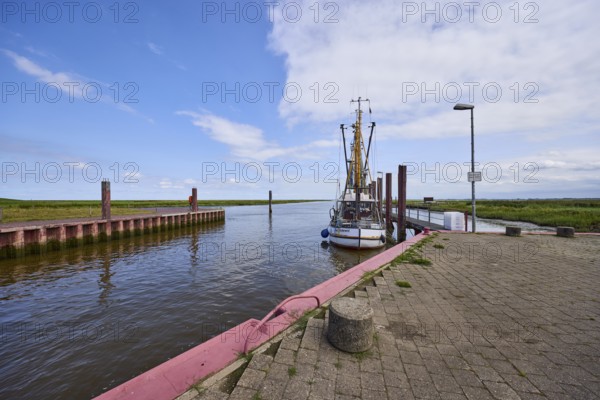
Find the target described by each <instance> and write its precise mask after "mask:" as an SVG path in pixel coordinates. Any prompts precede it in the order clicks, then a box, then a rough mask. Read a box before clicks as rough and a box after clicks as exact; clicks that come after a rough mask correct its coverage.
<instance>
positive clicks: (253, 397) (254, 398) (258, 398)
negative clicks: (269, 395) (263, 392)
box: [252, 392, 262, 400]
mask: <svg viewBox="0 0 600 400" xmlns="http://www.w3.org/2000/svg"><path fill="white" fill-rule="evenodd" d="M252 400H262V397H260V394H259V393H258V392H256V393H254V396H252Z"/></svg>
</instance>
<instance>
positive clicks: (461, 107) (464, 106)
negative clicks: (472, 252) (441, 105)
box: [454, 103, 477, 232]
mask: <svg viewBox="0 0 600 400" xmlns="http://www.w3.org/2000/svg"><path fill="white" fill-rule="evenodd" d="M474 108H475V106H474V105H472V104H461V103H458V104H457V105H455V106H454V109H455V110H458V111H464V110H471V179H470V180H471V213H472V214H473V216H472V217H471V230H472V231H473V232H475V225H476V220H477V216H476V214H475V127H474V125H473V109H474Z"/></svg>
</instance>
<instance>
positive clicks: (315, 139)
mask: <svg viewBox="0 0 600 400" xmlns="http://www.w3.org/2000/svg"><path fill="white" fill-rule="evenodd" d="M599 11H600V6H599V5H597V3H596V2H594V1H578V2H577V3H576V4H570V5H568V6H567V5H565V4H559V3H558V2H553V3H552V4H550V2H522V3H518V2H517V3H515V2H513V1H511V2H480V3H477V5H474V6H469V5H467V4H466V3H464V4H463V3H455V2H428V3H427V4H426V5H425V4H424V3H421V2H397V1H378V2H361V1H344V2H315V1H308V2H302V1H296V2H279V3H277V5H276V3H264V2H227V3H222V2H197V1H176V2H171V3H166V2H158V1H144V2H126V1H124V2H85V1H84V2H74V3H73V6H72V8H69V6H67V5H65V4H64V3H61V2H56V3H55V2H50V3H48V2H42V3H39V2H25V3H23V2H3V3H2V10H1V13H2V14H1V16H0V18H1V20H0V22H1V24H0V71H1V74H2V79H1V80H2V93H1V95H2V98H1V101H2V104H1V106H0V107H1V111H0V162H1V163H2V165H1V167H2V176H1V177H0V178H1V183H0V185H1V186H0V187H1V188H2V190H0V197H8V198H19V199H97V198H98V197H99V192H100V183H99V180H101V179H110V180H111V181H112V182H113V186H112V197H113V198H114V199H178V198H187V196H188V194H189V193H190V191H191V188H192V187H194V186H195V187H198V191H199V197H200V198H201V199H238V198H247V199H255V198H265V197H266V193H267V191H268V190H273V191H274V194H275V198H312V199H331V198H333V197H335V192H336V187H337V183H336V179H337V177H338V175H337V170H339V168H338V165H340V161H341V157H343V156H341V149H340V132H339V124H340V123H346V124H348V123H351V122H352V120H353V114H352V112H353V110H354V107H353V106H351V105H350V103H349V101H350V99H353V98H354V99H355V98H357V97H359V96H362V98H369V99H370V100H371V109H372V111H373V113H372V114H371V115H370V116H369V115H366V117H367V120H369V119H372V120H374V121H376V122H377V128H376V131H375V137H376V145H375V154H374V156H373V163H372V165H371V167H372V173H373V175H374V177H375V176H376V174H377V171H385V172H394V173H395V172H396V171H397V165H398V164H400V163H407V164H408V165H409V184H408V190H409V197H411V198H420V197H423V196H434V197H437V198H469V197H470V184H469V183H468V182H467V175H466V173H467V171H468V168H469V167H468V162H469V161H470V125H469V113H468V112H465V111H462V112H457V111H453V110H452V107H453V106H454V104H455V103H457V102H465V103H473V104H474V105H475V136H476V138H475V143H476V160H477V161H478V162H480V163H481V165H480V167H478V169H479V170H482V172H483V178H484V180H483V182H481V183H479V184H478V186H477V193H478V197H482V198H483V197H486V198H529V197H536V198H538V197H599V195H600V190H599V187H600V185H599V184H600V178H599V176H600V174H599V170H600V157H598V153H599V150H600V140H599V133H600V114H599V113H598V111H597V107H598V104H600V94H599V93H600V75H599V74H598V71H600V57H599V56H600V44H599V43H598V40H597V37H599V36H600V28H599V26H598V24H597V23H596V21H595V19H594V18H595V15H597V14H598V12H599ZM342 165H343V163H342ZM343 175H344V173H343V171H342V178H343ZM394 181H395V178H394Z"/></svg>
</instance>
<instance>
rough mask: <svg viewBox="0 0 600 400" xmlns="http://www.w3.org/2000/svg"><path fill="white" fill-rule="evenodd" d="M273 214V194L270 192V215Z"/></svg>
mask: <svg viewBox="0 0 600 400" xmlns="http://www.w3.org/2000/svg"><path fill="white" fill-rule="evenodd" d="M272 213H273V192H272V191H271V190H269V214H272Z"/></svg>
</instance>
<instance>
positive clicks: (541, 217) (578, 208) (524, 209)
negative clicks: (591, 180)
mask: <svg viewBox="0 0 600 400" xmlns="http://www.w3.org/2000/svg"><path fill="white" fill-rule="evenodd" d="M407 204H408V205H409V206H422V205H423V203H422V202H421V201H417V200H409V201H408V202H407ZM431 210H432V211H461V212H465V211H467V212H470V211H471V201H470V200H440V201H438V202H436V203H433V204H431ZM477 216H479V217H482V218H491V219H503V220H507V221H523V222H531V223H534V224H537V225H543V226H553V227H555V226H572V227H573V228H575V229H576V230H578V231H580V232H600V199H530V200H477Z"/></svg>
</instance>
